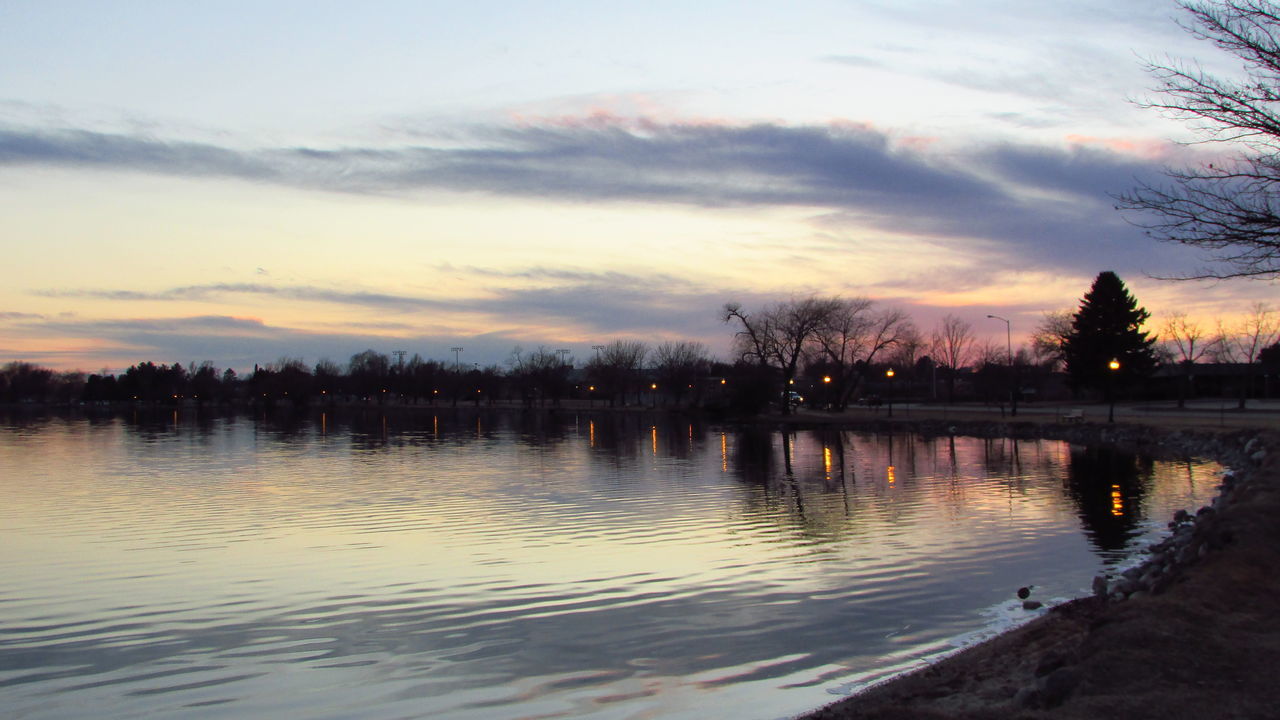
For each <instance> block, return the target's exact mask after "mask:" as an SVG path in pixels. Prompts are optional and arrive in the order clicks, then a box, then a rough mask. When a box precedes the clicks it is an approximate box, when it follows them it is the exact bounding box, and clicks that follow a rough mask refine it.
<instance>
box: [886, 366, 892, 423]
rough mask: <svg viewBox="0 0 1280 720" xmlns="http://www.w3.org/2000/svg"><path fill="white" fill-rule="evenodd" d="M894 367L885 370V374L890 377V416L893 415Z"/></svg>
mask: <svg viewBox="0 0 1280 720" xmlns="http://www.w3.org/2000/svg"><path fill="white" fill-rule="evenodd" d="M893 375H894V373H893V368H889V369H888V370H885V371H884V376H885V377H887V378H889V417H893Z"/></svg>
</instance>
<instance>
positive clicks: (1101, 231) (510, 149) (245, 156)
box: [0, 116, 1161, 305]
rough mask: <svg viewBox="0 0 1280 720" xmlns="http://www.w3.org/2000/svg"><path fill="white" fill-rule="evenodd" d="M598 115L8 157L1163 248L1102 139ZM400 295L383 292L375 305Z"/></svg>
mask: <svg viewBox="0 0 1280 720" xmlns="http://www.w3.org/2000/svg"><path fill="white" fill-rule="evenodd" d="M588 120H589V122H583V123H577V124H572V123H564V122H559V123H549V124H540V125H528V126H519V127H502V128H494V127H481V128H473V129H472V130H471V131H470V134H469V135H468V136H466V137H455V138H450V139H449V140H448V141H447V142H445V143H441V144H437V145H431V144H415V145H404V146H398V147H389V148H374V147H343V148H336V149H322V148H306V147H294V148H267V149H260V150H254V151H243V150H236V149H231V148H229V147H219V146H215V145H210V144H202V143H194V142H185V143H181V142H161V141H157V140H154V139H150V138H146V137H141V136H137V137H135V136H128V135H120V134H106V133H95V132H87V131H74V130H72V131H61V132H47V131H37V130H30V129H13V128H10V129H8V130H3V131H0V164H4V165H52V166H75V167H89V168H108V169H117V170H137V171H143V172H151V173H161V174H171V175H190V176H209V175H220V176H225V177H234V178H240V179H244V180H249V181H254V182H270V183H276V184H281V185H287V186H293V187H303V188H312V189H322V190H328V191H337V192H352V193H400V194H403V193H412V192H419V191H433V190H448V191H463V192H480V193H488V194H496V195H512V196H523V197H533V198H546V199H553V200H558V201H575V202H579V201H580V202H590V201H624V202H647V203H664V204H681V205H695V206H705V207H734V206H787V207H806V208H816V209H820V210H825V211H827V212H831V213H844V214H848V215H849V216H850V217H856V218H857V220H858V223H859V224H860V226H861V227H864V228H872V229H876V230H881V231H885V232H894V233H907V234H916V235H923V236H927V237H932V238H939V239H945V240H946V241H948V242H950V243H952V244H953V245H955V246H957V247H969V246H970V245H971V244H972V243H973V242H975V241H977V242H987V243H990V244H992V245H995V246H999V249H1000V252H1001V253H1002V254H1004V255H1006V256H1009V257H1011V258H1012V259H1011V262H1013V263H1015V264H1027V263H1034V264H1051V265H1057V264H1063V263H1065V264H1066V265H1067V266H1068V267H1071V268H1074V269H1081V270H1082V269H1089V270H1093V269H1094V268H1093V265H1094V264H1095V260H1094V257H1095V256H1094V251H1097V250H1099V249H1101V246H1100V245H1099V243H1100V238H1104V237H1105V238H1108V242H1107V244H1106V249H1107V250H1108V251H1109V252H1112V253H1117V252H1118V253H1120V254H1121V255H1122V256H1123V255H1124V254H1125V253H1126V252H1127V253H1128V255H1129V256H1128V257H1127V258H1126V257H1122V258H1121V262H1118V263H1116V265H1117V266H1118V267H1119V268H1120V269H1122V270H1125V269H1132V268H1134V267H1136V265H1135V263H1138V262H1140V261H1141V260H1142V258H1143V257H1144V256H1149V255H1150V252H1149V245H1148V244H1147V243H1145V242H1143V241H1142V239H1141V234H1140V233H1139V232H1138V231H1137V230H1136V229H1134V228H1132V227H1129V226H1127V225H1126V224H1125V223H1124V222H1123V221H1122V219H1121V218H1119V217H1118V216H1117V215H1116V213H1115V212H1114V210H1113V209H1112V208H1111V201H1110V197H1109V196H1108V193H1109V192H1118V191H1122V190H1124V189H1126V188H1129V187H1132V186H1133V183H1134V180H1135V179H1142V178H1153V179H1154V178H1156V177H1157V176H1158V175H1159V173H1160V172H1161V168H1160V166H1159V165H1158V162H1157V160H1156V158H1154V157H1152V156H1151V153H1149V152H1144V153H1140V154H1135V153H1128V152H1122V149H1123V148H1122V147H1121V146H1119V145H1115V144H1112V145H1102V144H1094V145H1092V146H1090V147H1081V146H1079V145H1077V146H1076V147H1074V148H1072V149H1070V150H1062V149H1059V148H1050V147H1037V146H1025V145H1000V146H995V147H974V148H972V149H968V150H965V151H963V152H960V153H954V152H953V153H952V154H946V153H944V152H943V151H941V150H936V151H935V150H934V148H933V146H932V144H931V143H919V142H903V141H901V140H898V139H895V138H893V137H892V136H890V135H889V134H886V133H883V132H880V131H878V130H875V129H873V128H869V127H865V126H858V125H850V124H840V125H830V126H803V127H792V126H785V125H777V124H763V123H761V124H754V125H737V126H731V125H723V124H715V123H687V124H685V123H659V122H654V121H637V120H628V119H626V118H616V117H613V116H604V117H592V118H588ZM1112 240H1117V241H1122V242H1120V243H1112V242H1111V241H1112ZM1086 265H1087V266H1088V267H1087V268H1085V266H1086ZM198 289H199V288H193V289H191V290H189V291H190V292H195V291H197V290H198ZM239 291H242V292H250V291H253V290H251V289H249V286H243V287H242V288H241V289H240V290H239ZM282 292H283V291H282ZM387 299H388V298H381V297H377V296H370V297H369V298H368V304H370V305H377V304H380V303H383V302H385V301H386V300H387Z"/></svg>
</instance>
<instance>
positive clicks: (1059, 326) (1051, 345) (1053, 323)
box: [1031, 310, 1073, 370]
mask: <svg viewBox="0 0 1280 720" xmlns="http://www.w3.org/2000/svg"><path fill="white" fill-rule="evenodd" d="M1072 316H1073V313H1072V312H1071V311H1070V310H1051V311H1049V312H1046V313H1045V314H1044V316H1043V317H1042V318H1041V319H1040V324H1039V325H1036V329H1035V331H1034V332H1033V333H1032V335H1031V353H1032V354H1033V355H1034V356H1035V358H1036V361H1037V362H1039V363H1040V364H1041V365H1044V366H1046V367H1047V368H1048V369H1050V370H1058V369H1060V368H1062V367H1064V366H1065V365H1066V358H1065V357H1064V356H1063V353H1062V347H1063V344H1064V343H1065V342H1066V340H1067V336H1068V335H1070V334H1071V318H1072Z"/></svg>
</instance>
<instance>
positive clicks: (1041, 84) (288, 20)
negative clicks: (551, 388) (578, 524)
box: [0, 0, 1272, 371]
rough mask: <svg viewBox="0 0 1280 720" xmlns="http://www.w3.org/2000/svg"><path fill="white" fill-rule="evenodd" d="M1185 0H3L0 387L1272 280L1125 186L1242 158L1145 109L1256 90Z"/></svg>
mask: <svg viewBox="0 0 1280 720" xmlns="http://www.w3.org/2000/svg"><path fill="white" fill-rule="evenodd" d="M1177 17H1178V10H1177V7H1176V5H1175V4H1174V3H1173V2H1172V1H1171V0H1125V1H1124V2H1115V1H1114V0H1108V1H1105V2H1103V1H1101V0H1072V2H1059V3H1026V2H1014V1H1012V0H1009V1H1004V0H966V1H965V2H958V1H957V2H950V1H938V2H911V1H910V0H882V1H853V0H847V1H845V2H835V1H831V2H825V1H819V0H801V1H800V2H786V3H783V2H776V3H775V2H757V3H739V2H714V1H711V2H696V3H690V2H687V1H682V2H661V1H652V2H646V3H621V2H609V1H601V2H590V3H586V2H579V3H569V2H536V3H535V2H469V3H458V2H450V3H442V2H408V1H406V2H366V3H339V2H310V1H308V2H301V1H299V2H218V3H193V2H171V3H157V2H127V1H116V2H109V3H102V2H61V1H59V0H38V1H35V0H33V1H27V0H8V1H7V2H5V3H3V4H0V218H3V220H2V221H0V223H2V224H0V228H3V232H2V233H0V250H2V252H3V265H0V267H3V268H4V279H5V281H4V283H3V285H0V362H6V361H9V360H27V361H32V362H37V363H40V364H44V365H49V366H53V367H58V368H66V369H71V368H79V369H84V370H88V371H97V370H100V369H103V368H105V369H109V370H112V371H118V370H121V369H123V368H124V367H127V366H128V365H130V364H133V363H136V362H141V361H144V360H153V361H156V362H175V361H176V362H182V363H184V364H185V363H187V362H190V361H195V362H197V363H198V362H200V361H203V360H211V361H213V362H214V363H215V364H216V365H218V366H219V367H228V366H229V367H233V368H236V369H238V370H243V369H246V368H251V367H252V366H253V364H254V363H255V362H261V363H268V362H272V361H275V360H276V359H277V358H279V357H281V356H285V355H288V356H293V357H301V358H303V359H304V360H305V361H306V362H308V363H314V362H316V361H318V360H320V359H322V358H328V359H332V360H335V361H338V362H340V363H341V362H345V361H346V359H348V358H349V357H350V356H351V355H352V354H353V353H355V352H359V351H361V350H364V349H366V348H373V349H375V350H379V351H381V352H386V353H389V352H391V351H392V350H398V349H403V350H407V351H408V352H409V353H411V354H412V353H415V352H416V353H420V354H422V355H423V356H424V357H427V358H436V359H452V357H453V354H452V353H451V352H450V351H449V348H450V347H455V346H461V347H464V348H465V351H464V353H463V358H462V359H463V360H464V361H465V362H478V363H481V364H487V363H494V362H500V361H501V360H502V359H504V358H505V357H506V356H507V355H508V354H509V353H510V351H511V350H512V348H513V347H515V346H516V345H522V346H524V347H525V348H533V347H536V346H538V345H546V346H548V347H553V348H560V347H565V348H570V349H572V350H573V352H574V354H575V356H576V357H577V358H579V359H586V358H588V357H590V354H591V350H590V347H591V345H593V344H599V343H603V342H608V341H610V340H613V339H616V338H635V339H641V340H646V341H650V342H657V341H661V340H666V339H686V338H688V339H697V340H702V341H704V342H706V343H707V344H708V345H709V346H710V347H712V348H713V350H715V351H717V352H718V353H720V354H722V355H723V354H725V353H726V351H727V346H728V341H729V339H730V336H731V334H732V330H731V329H730V328H729V327H727V326H725V325H723V324H722V323H721V322H720V321H719V317H718V309H719V308H720V307H721V306H722V305H723V304H724V303H725V302H726V301H730V300H734V301H739V302H742V303H743V304H744V305H745V306H746V307H748V308H752V307H758V306H760V305H762V304H764V303H766V302H770V301H773V300H777V299H784V298H788V297H792V296H798V295H804V294H808V293H826V294H838V295H843V296H854V295H865V296H870V297H873V298H876V299H877V300H879V301H881V302H883V303H886V304H889V305H895V306H899V307H903V308H904V309H907V310H908V311H909V312H911V314H912V315H913V316H914V317H915V318H916V320H917V322H918V324H919V325H920V326H921V327H922V328H923V329H924V330H926V331H928V330H929V329H930V328H931V327H932V326H933V324H934V323H935V322H936V321H937V319H938V318H939V317H941V316H942V315H943V314H945V313H948V312H950V313H955V314H957V315H959V316H961V317H963V318H965V319H966V320H969V321H970V322H971V323H973V325H974V327H975V328H976V329H977V330H978V331H979V332H980V333H982V334H983V335H984V337H985V336H991V337H999V338H1000V339H1001V340H1003V337H1004V326H1003V323H998V322H997V321H994V320H989V319H987V318H986V316H987V315H988V314H997V315H1003V316H1005V317H1008V318H1010V319H1011V320H1012V322H1013V330H1014V336H1015V337H1014V340H1015V343H1016V342H1018V339H1019V337H1023V338H1025V335H1026V334H1027V333H1029V332H1030V331H1031V330H1032V328H1033V327H1034V325H1035V324H1036V323H1037V322H1038V320H1039V319H1040V317H1041V314H1042V313H1043V312H1044V311H1047V310H1057V309H1065V308H1071V307H1073V306H1074V305H1075V304H1076V303H1077V301H1078V299H1079V297H1080V295H1082V294H1083V293H1084V291H1085V290H1086V289H1087V288H1088V285H1089V283H1090V282H1091V280H1092V278H1093V277H1094V276H1095V275H1096V274H1097V273H1098V272H1099V271H1101V270H1114V271H1116V272H1118V273H1119V274H1120V275H1121V277H1123V278H1124V279H1125V280H1126V282H1128V284H1129V286H1130V288H1131V289H1132V290H1133V291H1134V293H1135V294H1136V295H1137V297H1138V299H1139V301H1140V302H1141V303H1142V304H1144V305H1145V306H1146V307H1147V308H1148V309H1149V310H1151V311H1152V312H1153V313H1155V315H1156V324H1158V321H1159V318H1160V316H1161V315H1162V314H1164V313H1168V312H1171V311H1174V310H1181V311H1186V312H1189V313H1191V314H1192V315H1193V316H1194V317H1198V318H1202V319H1203V320H1204V321H1205V322H1206V323H1210V322H1212V319H1213V318H1216V317H1227V316H1230V315H1232V314H1235V313H1237V312H1239V311H1241V310H1242V309H1244V308H1245V307H1246V306H1247V305H1248V304H1249V303H1251V302H1254V301H1255V300H1260V299H1263V300H1264V299H1267V297H1268V296H1269V295H1271V294H1272V288H1271V286H1270V285H1269V284H1267V283H1260V282H1255V283H1247V282H1242V283H1217V284H1204V283H1171V282H1167V281H1161V280H1156V279H1152V278H1151V277H1150V276H1153V275H1168V274H1177V273H1179V272H1186V271H1189V270H1192V269H1194V268H1195V267H1196V266H1197V265H1198V264H1199V261H1198V259H1197V258H1196V257H1195V256H1194V255H1192V254H1190V253H1188V252H1186V251H1184V250H1181V249H1178V248H1175V247H1172V246H1169V245H1163V244H1158V243H1155V242H1153V241H1150V240H1147V239H1145V238H1144V237H1143V235H1142V233H1141V231H1140V230H1139V229H1137V228H1135V227H1133V226H1132V225H1130V224H1128V223H1127V222H1126V220H1125V218H1124V217H1123V216H1121V215H1120V214H1119V213H1117V212H1116V211H1115V210H1114V209H1113V204H1114V201H1113V199H1112V195H1114V194H1115V193H1118V192H1123V191H1125V190H1126V189H1128V188H1130V187H1132V186H1133V184H1134V182H1135V179H1138V178H1147V179H1151V180H1154V179H1158V177H1159V173H1160V170H1161V168H1162V167H1163V166H1165V165H1169V164H1172V165H1175V166H1177V165H1183V164H1187V163H1198V162H1202V161H1206V159H1207V158H1210V155H1209V153H1210V152H1224V149H1223V148H1206V147H1203V146H1199V147H1196V146H1192V147H1188V146H1186V145H1179V144H1177V143H1176V142H1175V141H1178V140H1182V141H1185V140H1188V139H1190V138H1191V137H1192V136H1191V135H1190V134H1189V132H1188V131H1187V129H1186V128H1185V127H1183V126H1182V125H1181V124H1179V123H1177V122H1174V121H1171V120H1168V119H1164V118H1161V117H1160V116H1158V115H1157V114H1155V113H1153V112H1151V111H1146V110H1142V109H1140V108H1138V107H1136V106H1135V104H1134V103H1133V101H1134V100H1135V99H1140V98H1141V97H1143V96H1144V95H1145V94H1146V93H1147V89H1148V88H1149V87H1150V86H1151V79H1150V77H1149V76H1147V75H1146V74H1145V73H1144V71H1143V68H1142V61H1143V60H1144V59H1154V60H1157V61H1165V60H1166V58H1167V57H1169V56H1172V57H1180V58H1196V59H1199V60H1200V61H1201V62H1202V63H1203V64H1204V65H1205V66H1206V67H1207V68H1209V69H1212V70H1215V71H1220V72H1224V73H1232V72H1234V69H1235V68H1234V65H1233V64H1232V63H1231V62H1230V61H1229V59H1226V58H1224V57H1222V56H1221V55H1218V54H1216V53H1215V52H1214V51H1213V48H1211V47H1210V46H1208V45H1206V44H1204V43H1200V42H1197V41H1195V40H1194V39H1192V38H1191V37H1189V36H1188V35H1187V33H1186V32H1185V31H1184V30H1182V29H1181V28H1179V27H1178V26H1177V24H1176V23H1175V18H1177Z"/></svg>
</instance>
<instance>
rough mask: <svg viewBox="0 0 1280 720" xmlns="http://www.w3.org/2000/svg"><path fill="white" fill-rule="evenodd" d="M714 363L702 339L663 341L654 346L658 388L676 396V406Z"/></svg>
mask: <svg viewBox="0 0 1280 720" xmlns="http://www.w3.org/2000/svg"><path fill="white" fill-rule="evenodd" d="M710 364H711V353H709V352H708V351H707V346H706V345H703V344H702V343H700V342H688V341H679V342H664V343H661V344H660V345H658V347H656V348H654V351H653V371H654V374H655V375H656V376H657V379H658V387H659V388H660V389H662V390H663V391H664V392H666V393H668V394H670V395H671V397H672V398H674V400H675V402H676V404H677V405H679V404H680V401H681V400H682V399H683V398H684V396H685V394H686V393H688V391H689V390H692V389H693V388H695V387H696V386H697V384H698V378H699V377H700V376H702V375H705V374H706V372H707V367H708V366H709V365H710Z"/></svg>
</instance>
